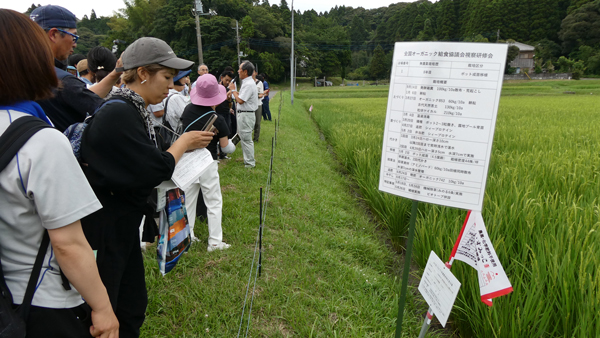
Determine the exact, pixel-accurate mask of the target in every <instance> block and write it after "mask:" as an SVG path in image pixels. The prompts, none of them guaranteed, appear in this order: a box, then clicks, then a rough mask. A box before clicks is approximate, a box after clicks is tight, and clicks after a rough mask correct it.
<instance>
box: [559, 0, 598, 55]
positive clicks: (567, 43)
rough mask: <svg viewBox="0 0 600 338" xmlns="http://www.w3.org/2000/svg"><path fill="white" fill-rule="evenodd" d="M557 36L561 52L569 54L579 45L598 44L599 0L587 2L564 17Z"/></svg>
mask: <svg viewBox="0 0 600 338" xmlns="http://www.w3.org/2000/svg"><path fill="white" fill-rule="evenodd" d="M558 36H559V37H560V39H561V40H562V41H563V43H562V47H563V53H565V54H569V53H571V52H572V51H573V50H576V49H577V48H578V47H579V46H580V45H587V46H594V45H597V44H600V0H596V1H594V2H590V3H587V4H585V5H583V6H581V7H579V8H578V9H576V10H574V11H573V12H571V14H569V15H567V17H565V18H564V20H563V21H562V24H561V29H560V32H559V33H558Z"/></svg>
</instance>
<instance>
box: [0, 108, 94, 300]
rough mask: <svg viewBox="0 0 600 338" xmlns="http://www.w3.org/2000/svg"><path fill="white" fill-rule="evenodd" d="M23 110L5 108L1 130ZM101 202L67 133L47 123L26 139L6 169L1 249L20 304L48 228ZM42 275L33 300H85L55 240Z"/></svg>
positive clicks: (1, 175)
mask: <svg viewBox="0 0 600 338" xmlns="http://www.w3.org/2000/svg"><path fill="white" fill-rule="evenodd" d="M9 113H10V114H9ZM23 116H27V114H24V113H21V112H17V111H14V110H10V111H6V110H0V133H3V132H4V131H5V130H6V128H7V127H8V125H9V123H10V121H11V120H12V121H14V120H16V119H17V118H20V117H23ZM17 162H18V163H17ZM19 171H20V172H19ZM21 177H22V181H21ZM21 182H22V183H21ZM23 186H24V187H25V191H23ZM101 207H102V205H101V204H100V202H99V201H98V199H97V198H96V195H95V194H94V191H93V190H92V188H91V187H90V185H89V183H88V181H87V179H86V178H85V176H84V174H83V172H82V171H81V167H80V166H79V163H77V160H76V159H75V156H73V150H72V149H71V145H70V144H69V140H67V138H66V137H65V136H64V135H62V134H61V133H60V132H59V131H58V130H56V129H53V128H52V129H51V128H47V129H43V130H40V131H39V132H37V133H36V134H35V135H33V136H32V137H31V138H30V139H29V140H28V141H27V143H25V145H24V146H23V147H22V148H21V149H20V150H19V152H18V154H17V156H15V157H14V158H13V159H12V160H11V162H10V163H9V164H8V166H7V167H6V168H5V169H4V170H3V171H2V172H0V233H1V234H2V236H0V247H1V248H2V250H1V251H0V252H1V254H2V269H3V270H4V276H5V278H6V283H7V285H8V288H9V289H10V291H11V293H12V296H13V298H14V302H15V304H21V302H22V301H23V296H24V294H25V288H26V287H27V283H28V281H29V276H30V275H31V269H32V268H33V264H34V262H35V258H36V255H37V252H38V250H39V247H40V244H41V242H42V236H43V234H44V232H43V230H44V229H58V228H61V227H64V226H67V225H69V224H71V223H73V222H75V221H77V220H80V219H81V218H83V217H85V216H87V215H89V214H91V213H93V212H95V211H97V210H98V209H100V208H101ZM44 272H45V274H44ZM42 276H43V277H42ZM40 278H41V282H40V286H39V287H38V289H37V291H36V292H35V294H34V297H33V302H32V304H33V305H35V306H41V307H48V308H55V309H63V308H72V307H76V306H78V305H80V304H81V303H83V301H82V299H81V295H80V294H79V293H78V292H77V290H75V288H71V290H69V291H66V290H64V289H63V286H62V280H61V277H60V270H59V266H58V263H57V262H56V256H55V255H54V252H53V251H52V247H51V246H50V247H49V248H48V252H47V253H46V257H45V258H44V263H43V264H42V271H41V273H40Z"/></svg>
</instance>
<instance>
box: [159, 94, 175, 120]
mask: <svg viewBox="0 0 600 338" xmlns="http://www.w3.org/2000/svg"><path fill="white" fill-rule="evenodd" d="M173 95H175V94H171V95H169V96H167V99H166V100H165V108H163V116H162V121H163V123H164V122H165V121H166V120H167V105H168V104H169V99H170V98H171V96H173Z"/></svg>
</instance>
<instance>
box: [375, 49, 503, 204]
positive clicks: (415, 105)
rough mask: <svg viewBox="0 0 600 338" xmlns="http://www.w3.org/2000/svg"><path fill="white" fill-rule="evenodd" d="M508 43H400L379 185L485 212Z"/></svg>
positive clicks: (424, 200)
mask: <svg viewBox="0 0 600 338" xmlns="http://www.w3.org/2000/svg"><path fill="white" fill-rule="evenodd" d="M506 52H507V45H505V44H482V43H448V42H427V43H413V42H406V43H400V42H399V43H396V46H395V49H394V63H393V67H392V75H391V80H390V92H389V98H388V107H387V115H386V123H385V132H384V139H383V149H382V157H381V172H380V179H379V189H380V190H381V191H385V192H388V193H392V194H395V195H399V196H402V197H407V198H411V199H415V200H419V201H423V202H428V203H435V204H441V205H446V206H452V207H457V208H463V209H470V210H478V211H481V208H482V205H483V196H484V191H485V183H486V179H487V171H488V166H489V158H490V154H491V149H492V140H493V136H494V129H495V125H496V115H497V113H498V101H499V99H500V91H501V88H502V79H503V74H504V66H505V60H506Z"/></svg>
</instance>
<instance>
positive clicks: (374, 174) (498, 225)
mask: <svg viewBox="0 0 600 338" xmlns="http://www.w3.org/2000/svg"><path fill="white" fill-rule="evenodd" d="M575 84H576V85H575ZM594 85H596V87H594ZM576 86H579V83H574V82H569V81H562V82H561V81H550V82H546V83H543V84H538V83H536V82H534V81H532V82H527V86H525V85H523V86H519V85H512V84H511V87H512V88H509V89H507V86H505V89H507V90H506V92H507V94H510V95H509V96H505V97H503V98H502V99H501V102H500V110H499V113H498V120H497V124H496V132H495V135H494V145H493V151H492V156H491V162H490V168H489V173H488V180H487V187H486V193H485V200H484V209H483V212H482V213H483V217H484V220H485V221H486V227H487V229H488V232H489V235H490V237H491V239H492V241H493V243H494V247H495V250H496V253H497V254H498V257H499V259H500V261H501V262H502V264H503V266H504V268H505V271H506V273H507V274H508V276H509V278H510V280H511V283H512V285H513V288H514V292H513V293H511V294H509V295H507V296H503V297H500V298H497V299H495V300H494V306H493V307H488V306H486V305H484V304H483V303H482V302H481V301H480V294H479V285H478V280H477V274H476V271H474V270H473V269H472V268H471V267H470V266H468V265H466V264H464V263H462V262H456V263H455V264H454V266H453V268H452V271H453V273H454V274H455V275H456V276H457V278H458V279H459V280H460V281H461V283H462V288H461V291H460V292H459V295H458V298H457V300H456V304H455V308H454V311H453V316H452V320H453V323H454V325H455V326H456V327H458V328H459V331H460V333H461V336H465V337H470V336H472V337H596V336H598V335H599V334H600V320H599V319H598V318H599V317H600V278H599V277H600V276H599V273H598V270H599V268H600V234H599V230H600V202H599V200H600V156H599V154H600V136H599V134H598V130H600V119H598V114H597V109H598V100H597V99H596V98H595V97H594V96H590V95H589V94H588V95H587V96H585V95H573V96H566V95H562V91H566V90H570V89H573V88H574V87H576ZM519 87H521V88H519ZM535 87H539V88H535ZM548 87H550V88H548ZM585 87H586V89H585V90H588V91H592V92H596V93H598V92H599V88H600V81H599V82H595V83H594V82H593V81H589V82H586V84H585ZM524 94H526V95H524ZM529 94H531V95H535V96H530V95H529ZM546 94H547V95H546ZM539 95H545V96H539ZM319 98H320V96H319ZM386 101H387V100H386V99H376V98H360V99H352V98H344V99H319V100H316V99H314V98H312V97H310V96H307V97H305V98H303V99H302V100H301V102H302V104H303V105H304V106H305V107H306V108H308V106H310V105H313V107H314V109H313V112H312V116H313V118H314V120H315V121H316V122H317V123H318V125H319V127H320V128H321V130H322V131H323V133H324V135H325V136H326V137H327V139H328V140H329V142H330V143H331V144H332V146H333V147H334V149H335V151H336V154H337V156H338V158H339V159H340V161H341V162H342V163H343V164H344V165H345V167H346V168H347V169H348V171H349V172H350V173H351V174H352V175H353V177H354V178H355V181H356V182H357V184H358V185H359V187H360V191H361V194H362V196H363V198H364V199H365V201H366V202H367V203H368V204H369V206H370V207H371V209H372V210H373V211H374V213H375V214H376V215H377V216H378V217H379V218H380V219H381V221H382V222H383V223H384V224H385V225H386V226H387V227H388V228H389V229H390V231H391V232H392V233H394V231H396V234H397V235H393V236H394V237H395V238H397V239H399V238H401V237H402V236H404V232H405V231H406V225H405V224H406V223H407V222H406V221H407V218H408V216H409V205H410V201H408V200H405V199H402V198H398V197H396V196H391V195H388V194H383V193H381V192H379V191H378V181H379V178H378V176H379V166H380V153H381V146H382V139H381V135H382V133H383V127H384V119H385V110H386ZM465 216H466V211H464V210H459V209H454V208H448V207H442V206H437V205H432V204H425V203H421V204H420V205H419V217H418V218H417V220H418V221H417V229H416V239H415V248H414V259H415V260H416V262H417V263H418V264H419V265H421V266H424V265H425V263H426V260H427V257H428V256H429V252H430V251H431V250H433V251H435V252H436V253H437V254H438V255H439V256H440V257H441V258H442V259H447V257H448V256H449V254H450V251H451V249H452V247H453V245H454V241H455V240H456V238H457V236H458V233H459V231H460V228H461V226H462V223H463V221H464V218H465ZM395 222H398V223H403V224H404V225H399V224H395Z"/></svg>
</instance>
